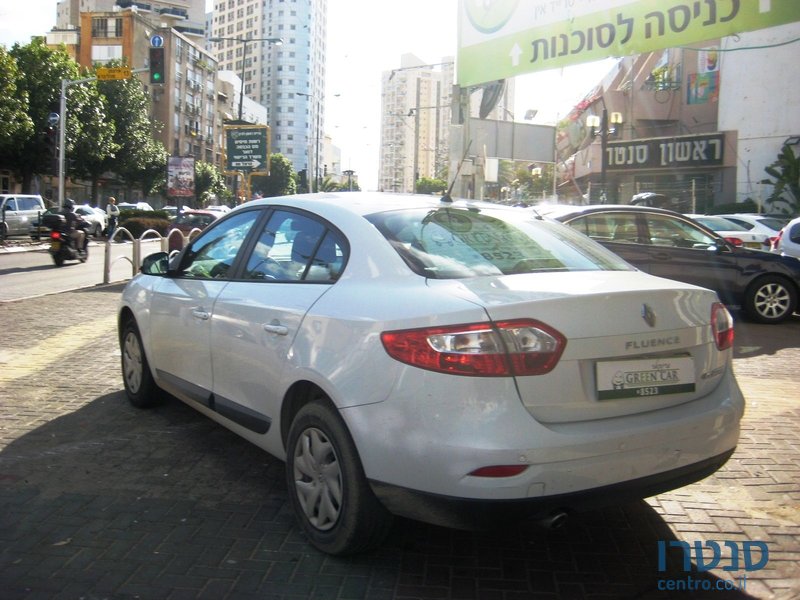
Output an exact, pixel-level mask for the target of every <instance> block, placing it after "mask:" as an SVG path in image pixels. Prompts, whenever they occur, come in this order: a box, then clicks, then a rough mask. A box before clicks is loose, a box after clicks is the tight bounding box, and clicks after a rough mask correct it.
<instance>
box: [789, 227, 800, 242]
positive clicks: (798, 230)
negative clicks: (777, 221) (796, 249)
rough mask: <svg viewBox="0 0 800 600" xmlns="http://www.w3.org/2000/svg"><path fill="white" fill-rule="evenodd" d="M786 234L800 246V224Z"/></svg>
mask: <svg viewBox="0 0 800 600" xmlns="http://www.w3.org/2000/svg"><path fill="white" fill-rule="evenodd" d="M786 233H787V235H788V236H789V239H790V240H791V241H792V242H794V243H795V244H800V223H798V224H796V225H792V228H791V229H789V231H787V232H786Z"/></svg>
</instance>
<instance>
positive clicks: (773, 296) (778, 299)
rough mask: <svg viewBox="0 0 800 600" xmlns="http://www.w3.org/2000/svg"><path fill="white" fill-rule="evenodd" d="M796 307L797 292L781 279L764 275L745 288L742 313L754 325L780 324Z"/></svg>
mask: <svg viewBox="0 0 800 600" xmlns="http://www.w3.org/2000/svg"><path fill="white" fill-rule="evenodd" d="M796 307H797V291H796V290H795V288H794V287H793V286H792V284H791V283H789V282H788V281H787V280H786V279H784V278H783V277H779V276H776V275H765V276H764V277H759V278H758V279H756V280H755V281H754V282H753V283H751V284H750V286H749V287H748V288H747V292H746V293H745V297H744V312H745V313H746V314H747V316H748V317H749V318H750V320H752V321H755V322H756V323H780V322H781V321H783V320H785V319H788V318H789V317H790V316H791V315H792V313H794V311H795V308H796Z"/></svg>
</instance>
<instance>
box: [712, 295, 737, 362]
mask: <svg viewBox="0 0 800 600" xmlns="http://www.w3.org/2000/svg"><path fill="white" fill-rule="evenodd" d="M711 331H712V332H713V333H714V342H715V343H716V345H717V349H719V350H727V349H728V348H731V347H732V346H733V317H731V313H729V312H728V309H727V308H725V305H724V304H720V303H719V302H715V303H714V305H713V306H712V307H711Z"/></svg>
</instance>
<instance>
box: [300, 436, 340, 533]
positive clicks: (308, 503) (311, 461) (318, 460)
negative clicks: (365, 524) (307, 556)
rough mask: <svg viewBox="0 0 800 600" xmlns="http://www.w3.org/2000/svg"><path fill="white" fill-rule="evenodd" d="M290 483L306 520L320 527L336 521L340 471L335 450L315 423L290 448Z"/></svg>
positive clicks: (338, 509) (338, 511)
mask: <svg viewBox="0 0 800 600" xmlns="http://www.w3.org/2000/svg"><path fill="white" fill-rule="evenodd" d="M293 475H294V487H295V491H296V492H297V499H298V500H299V502H300V506H301V507H302V509H303V512H304V513H305V515H306V518H307V519H308V520H309V522H310V523H311V524H312V525H313V526H314V527H316V528H317V529H320V530H322V531H327V530H328V529H331V528H332V527H333V526H334V525H336V521H337V519H338V518H339V514H340V512H341V508H342V471H341V468H340V466H339V459H338V457H337V456H336V450H335V449H334V447H333V444H332V443H331V442H330V440H329V439H328V437H327V436H326V435H325V433H324V432H323V431H321V430H319V429H317V428H315V427H310V428H308V429H306V430H305V431H303V433H302V434H301V435H300V437H299V438H298V440H297V444H295V448H294V469H293Z"/></svg>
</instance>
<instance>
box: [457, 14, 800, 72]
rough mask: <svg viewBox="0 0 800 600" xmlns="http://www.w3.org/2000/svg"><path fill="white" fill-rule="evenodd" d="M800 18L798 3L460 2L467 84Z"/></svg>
mask: <svg viewBox="0 0 800 600" xmlns="http://www.w3.org/2000/svg"><path fill="white" fill-rule="evenodd" d="M795 21H800V10H798V7H797V0H493V1H486V0H460V2H459V7H458V39H459V49H458V61H457V62H458V84H459V85H460V86H461V87H468V86H474V85H479V84H482V83H486V82H489V81H494V80H497V79H505V78H507V77H513V76H515V75H522V74H525V73H531V72H534V71H543V70H546V69H553V68H559V67H565V66H568V65H574V64H578V63H583V62H590V61H594V60H600V59H604V58H608V57H612V56H627V55H631V54H640V53H643V52H651V51H653V50H659V49H661V48H671V47H676V46H684V45H687V44H693V43H697V42H702V41H705V40H712V39H716V38H721V37H724V36H727V35H732V34H735V33H741V32H743V31H754V30H757V29H765V28H767V27H774V26H776V25H783V24H786V23H792V22H795Z"/></svg>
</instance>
